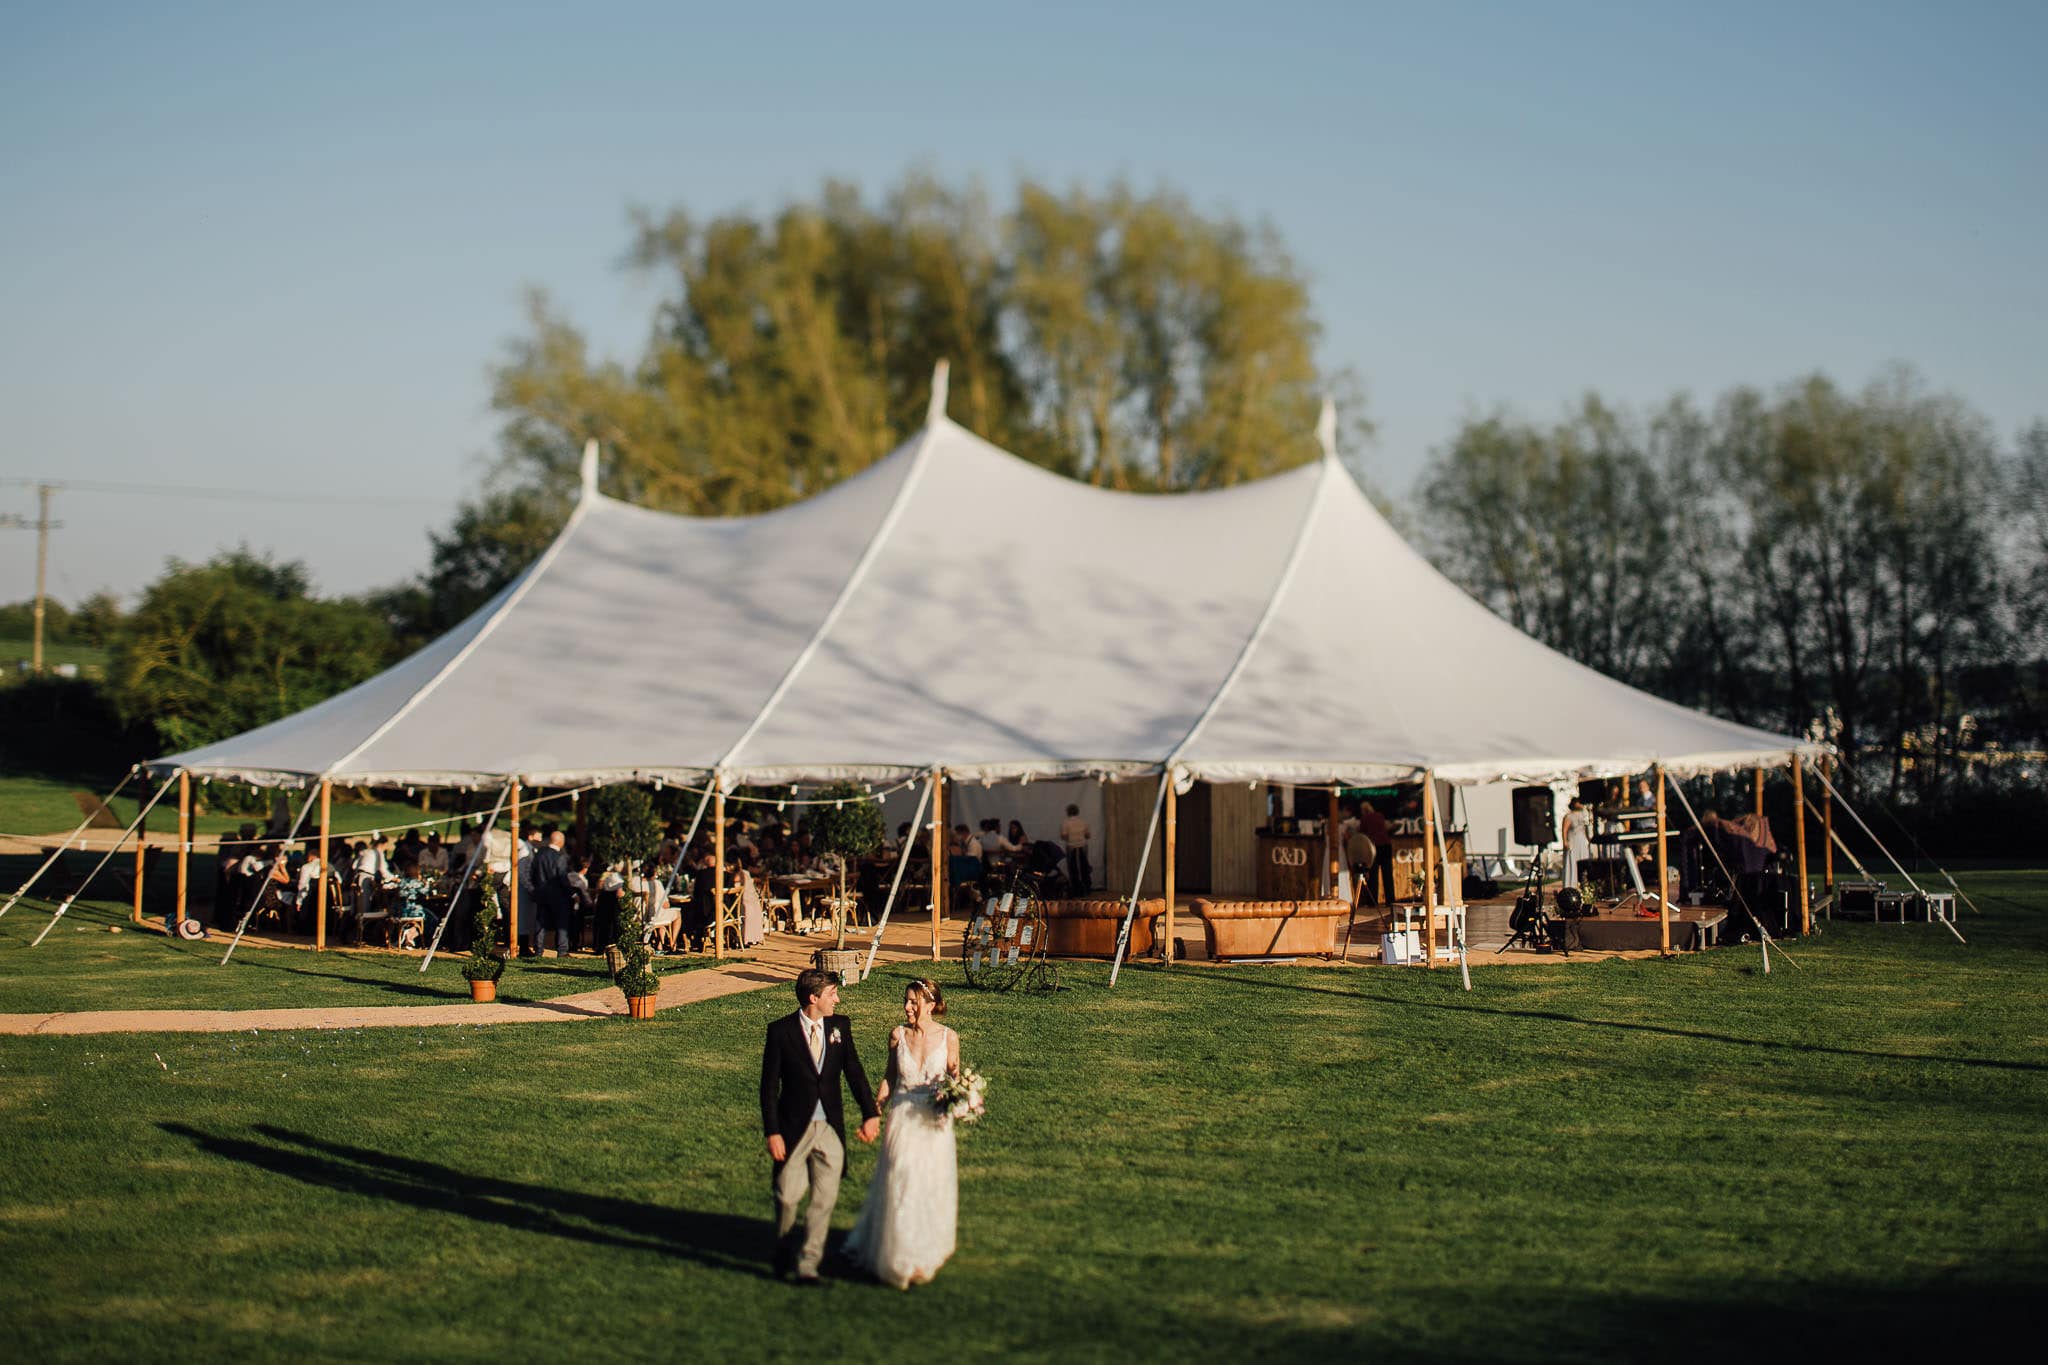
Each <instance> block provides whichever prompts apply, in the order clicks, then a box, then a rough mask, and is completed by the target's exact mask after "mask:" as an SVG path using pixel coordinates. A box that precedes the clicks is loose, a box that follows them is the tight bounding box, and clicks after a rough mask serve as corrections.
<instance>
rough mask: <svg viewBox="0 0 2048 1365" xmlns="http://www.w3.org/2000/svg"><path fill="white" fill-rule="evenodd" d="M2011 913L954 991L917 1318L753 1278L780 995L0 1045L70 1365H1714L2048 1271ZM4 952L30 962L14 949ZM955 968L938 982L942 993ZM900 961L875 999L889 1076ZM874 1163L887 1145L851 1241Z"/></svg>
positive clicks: (864, 1041) (2041, 1077)
mask: <svg viewBox="0 0 2048 1365" xmlns="http://www.w3.org/2000/svg"><path fill="white" fill-rule="evenodd" d="M1966 885H1968V886H1969V888H1970V890H1971V892H1972V894H1973V895H1975V896H1976V898H1977V900H1978V903H1979V904H1980V905H1982V906H1984V908H1985V910H1986V912H1987V913H1986V915H1985V916H1983V917H1978V918H1974V919H1966V920H1965V921H1964V925H1963V927H1964V930H1965V932H1966V933H1968V934H1969V935H1970V936H1971V938H1972V940H1973V943H1972V946H1970V947H1968V948H1965V947H1963V946H1961V945H1958V944H1956V943H1955V942H1954V940H1953V939H1951V938H1949V937H1948V935H1947V934H1946V933H1944V932H1943V931H1942V930H1941V928H1940V927H1939V926H1932V925H1917V926H1903V927H1902V926H1896V925H1884V926H1869V925H1854V926H1851V925H1840V926H1836V927H1835V928H1834V930H1833V931H1832V932H1830V933H1829V934H1828V935H1827V936H1826V937H1825V938H1823V939H1821V940H1818V941H1815V942H1809V943H1807V944H1804V945H1799V946H1795V947H1794V948H1793V950H1792V951H1793V955H1794V956H1795V957H1796V958H1797V960H1798V961H1799V963H1800V964H1801V968H1803V970H1793V969H1790V968H1788V967H1784V966H1781V967H1780V968H1778V969H1777V970H1776V971H1774V972H1772V973H1771V974H1770V975H1768V976H1766V975H1764V974H1762V973H1761V972H1760V971H1759V970H1758V969H1757V965H1758V964H1757V958H1756V954H1755V951H1754V949H1753V948H1750V949H1731V950H1726V951H1721V952H1717V953H1711V954H1704V955H1697V956H1693V957H1688V958H1685V959H1681V960H1678V961H1674V962H1657V961H1633V962H1621V961H1612V962H1605V963H1599V964H1590V963H1577V964H1558V965H1556V966H1543V967H1534V968H1519V969H1518V968H1503V967H1494V966H1491V965H1489V964H1481V965H1480V966H1479V967H1478V968H1477V970H1475V972H1474V983H1475V986H1476V987H1477V989H1475V990H1474V991H1473V992H1472V993H1470V994H1466V993H1464V992H1461V991H1460V990H1458V988H1457V982H1456V976H1455V974H1454V973H1449V972H1437V973H1423V972H1412V971H1409V972H1402V971H1389V970H1375V971H1349V972H1347V971H1341V970H1305V969H1288V968H1257V967H1244V968H1234V969H1227V970H1180V971H1175V972H1173V973H1170V974H1169V973H1164V972H1161V971H1159V970H1157V969H1154V968H1134V969H1129V970H1127V971H1126V973H1125V975H1124V977H1123V980H1122V982H1121V984H1120V985H1119V986H1118V987H1117V988H1116V990H1115V991H1114V992H1112V991H1110V990H1109V989H1108V988H1107V981H1106V972H1104V971H1102V970H1100V969H1096V968H1091V967H1080V968H1077V969H1073V970H1070V971H1069V972H1068V974H1067V975H1068V980H1069V981H1070V983H1071V989H1069V990H1066V991H1063V992H1061V994H1060V995H1059V996H1057V997H1056V998H1051V999H1047V998H1031V997H1024V996H998V997H989V996H983V995H980V994H977V993H975V992H973V991H970V990H968V989H966V988H965V987H964V985H961V984H960V983H959V982H958V980H957V975H952V974H949V975H947V976H946V981H947V984H948V986H949V988H950V993H951V1001H952V1003H953V1006H954V1008H953V1012H952V1015H951V1022H953V1023H954V1024H956V1025H957V1026H958V1027H959V1028H960V1030H961V1032H962V1035H963V1037H964V1039H965V1053H966V1055H967V1057H968V1059H969V1060H970V1061H971V1062H973V1063H975V1064H976V1065H978V1066H979V1067H980V1068H981V1069H982V1070H983V1071H985V1072H986V1073H987V1074H988V1075H989V1076H990V1077H991V1082H992V1085H991V1096H990V1098H991V1117H990V1118H989V1120H988V1121H987V1123H985V1124H984V1125H983V1126H982V1127H981V1128H980V1129H978V1130H976V1131H973V1132H971V1133H969V1134H968V1135H966V1137H965V1138H964V1139H963V1141H962V1145H961V1221H960V1252H959V1254H958V1255H957V1256H956V1257H955V1259H954V1261H953V1262H952V1264H951V1265H949V1266H948V1268H947V1269H946V1271H945V1273H944V1274H942V1275H941V1276H940V1278H939V1280H938V1281H937V1282H936V1283H935V1284H933V1285H931V1286H927V1287H924V1288H921V1289H919V1290H916V1291H914V1292H912V1293H909V1294H898V1293H896V1292H894V1291H890V1290H885V1289H879V1288H875V1287H872V1286H869V1285H866V1284H863V1283H860V1282H858V1281H855V1280H851V1279H846V1278H842V1279H839V1280H837V1281H835V1282H833V1283H831V1284H829V1285H828V1286H827V1287H826V1288H825V1289H823V1290H822V1291H800V1290H794V1289H791V1288H788V1287H785V1286H783V1285H781V1284H779V1283H777V1282H775V1281H773V1280H771V1279H769V1278H767V1277H766V1276H765V1275H764V1273H763V1271H762V1263H763V1258H764V1256H765V1251H766V1244H767V1240H768V1234H769V1229H768V1226H767V1223H766V1216H767V1201H766V1180H765V1176H766V1162H765V1159H764V1158H763V1157H762V1155H761V1153H760V1150H759V1136H758V1120H757V1118H756V1108H755V1095H754V1091H755V1081H756V1075H757V1072H756V1067H757V1065H758V1057H759V1046H760V1033H761V1029H762V1027H763V1026H764V1025H765V1024H766V1023H767V1022H768V1020H770V1019H771V1018H773V1017H774V1016H776V1015H778V1014H781V1013H783V1012H785V1011H786V1010H788V1009H789V1008H790V1006H791V1003H792V1001H791V999H790V997H789V994H788V993H787V992H785V991H780V990H777V991H772V992H760V993H755V994H749V995H743V996H735V997H728V998H725V999H722V1000H718V1001H712V1002H707V1003H705V1004H701V1005H695V1006H691V1007H690V1008H688V1009H687V1010H679V1011H673V1012H670V1013H667V1014H664V1015H663V1016H661V1017H660V1018H659V1019H658V1020H656V1021H655V1022H653V1023H650V1024H637V1025H636V1024H631V1023H628V1022H626V1021H623V1020H619V1021H601V1022H592V1023H584V1024H576V1025H567V1026H559V1027H548V1028H542V1027H496V1028H484V1029H460V1030H420V1031H411V1030H373V1031H357V1032H327V1033H298V1034H294V1033H282V1034H264V1035H248V1034H244V1035H223V1036H189V1035H178V1036H170V1035H158V1036H154V1037H150V1036H136V1037H127V1038H78V1039H66V1038H5V1039H0V1132H4V1134H5V1136H6V1142H7V1149H8V1152H9V1156H10V1160H9V1161H8V1162H6V1163H5V1164H4V1165H0V1255H4V1256H5V1257H6V1259H7V1263H8V1264H9V1265H11V1266H15V1267H19V1268H21V1269H19V1270H18V1271H17V1273H15V1274H12V1275H8V1276H5V1277H0V1321H5V1322H7V1323H8V1324H9V1325H10V1326H11V1328H12V1330H13V1333H14V1336H15V1337H16V1338H17V1339H18V1341H19V1342H20V1347H19V1349H22V1350H23V1351H25V1352H26V1353H27V1354H28V1355H30V1356H31V1357H32V1358H37V1359H78V1358H84V1357H88V1356H93V1357H105V1356H110V1355H111V1356H114V1357H117V1358H123V1359H140V1360H149V1359H168V1358H192V1357H195V1356H203V1357H206V1358H221V1359H269V1358H282V1357H289V1356H303V1355H311V1356H314V1357H318V1358H323V1359H333V1358H346V1359H362V1358H376V1359H390V1360H423V1359H457V1360H472V1359H473V1360H487V1359H497V1358H504V1357H507V1356H515V1357H517V1358H542V1357H545V1356H548V1355H560V1356H564V1357H571V1358H576V1359H590V1358H604V1359H627V1360H637V1359H649V1358H655V1357H660V1358H665V1359H666V1358H678V1357H680V1358H718V1359H723V1358H734V1357H737V1358H747V1359H771V1360H772V1359H796V1358H804V1359H810V1358H814V1357H815V1356H817V1355H818V1354H819V1353H820V1352H821V1351H822V1352H826V1353H829V1355H830V1356H832V1357H834V1358H843V1359H851V1360H867V1359H881V1358H884V1357H894V1358H901V1357H903V1356H904V1355H906V1354H914V1355H925V1354H930V1353H932V1352H933V1351H934V1350H936V1351H938V1352H939V1353H941V1354H943V1355H944V1356H946V1357H949V1358H950V1357H959V1356H964V1357H971V1358H982V1357H988V1356H997V1355H1001V1356H1006V1357H1016V1358H1024V1359H1047V1360H1049V1359H1059V1360H1071V1359H1083V1360H1110V1359H1123V1358H1131V1357H1141V1358H1148V1359H1157V1358H1195V1359H1230V1360H1235V1359H1243V1358H1247V1357H1252V1356H1260V1357H1287V1358H1303V1359H1317V1358H1322V1359H1347V1360H1350V1359H1358V1358H1361V1357H1365V1358H1394V1359H1414V1360H1423V1359H1472V1358H1479V1357H1484V1358H1496V1359H1508V1360H1551V1359H1576V1360H1592V1359H1613V1358H1617V1357H1620V1358H1652V1357H1654V1358H1660V1359H1674V1358H1675V1359H1688V1360H1689V1359H1698V1360H1716V1361H1725V1360H1726V1359H1729V1358H1731V1357H1737V1356H1741V1357H1754V1356H1755V1355H1757V1354H1758V1353H1759V1352H1771V1351H1774V1350H1791V1349H1800V1348H1806V1349H1811V1348H1812V1347H1813V1346H1816V1345H1818V1344H1819V1343H1820V1342H1822V1341H1825V1342H1826V1343H1827V1345H1828V1346H1829V1347H1831V1348H1833V1349H1834V1350H1835V1351H1838V1352H1839V1351H1857V1350H1880V1349H1881V1350H1882V1351H1883V1352H1884V1354H1885V1356H1886V1357H1887V1358H1891V1357H1896V1356H1898V1355H1900V1354H1903V1353H1904V1352H1906V1351H1910V1350H1914V1349H1922V1348H1926V1347H1931V1346H1934V1345H1936V1344H1939V1345H1940V1346H1941V1347H1942V1348H1944V1354H1951V1353H1953V1352H1954V1351H1955V1350H1956V1349H1957V1348H1958V1346H1962V1347H1964V1348H1965V1349H1967V1348H1968V1347H1969V1346H1971V1345H1974V1344H1982V1343H1985V1342H1988V1341H1991V1340H1995V1339H1996V1338H1997V1337H1998V1335H1999V1334H2001V1333H2009V1332H2011V1331H2013V1330H2015V1329H2017V1328H2019V1327H2020V1326H2022V1325H2023V1324H2024V1322H2025V1320H2026V1318H2027V1316H2028V1315H2029V1314H2031V1313H2032V1311H2033V1309H2032V1297H2031V1293H2030V1291H2029V1287H2030V1286H2034V1285H2038V1284H2039V1283H2040V1281H2041V1279H2042V1277H2043V1275H2044V1274H2048V1200H2044V1196H2043V1193H2042V1190H2043V1188H2044V1177H2048V1122H2044V1120H2048V1003H2044V1000H2043V996H2042V992H2041V991H2040V989H2039V983H2040V981H2041V979H2042V968H2043V966H2044V965H2048V961H2044V957H2048V876H2044V875H2042V874H2039V873H2032V874H2029V873H2018V872H2013V873H1986V874H1981V875H1976V876H1973V877H1971V878H1970V879H1968V881H1967V883H1966ZM8 956H9V958H10V959H11V957H12V953H11V952H10V953H9V955H8ZM953 971H954V969H952V968H950V967H949V968H948V972H949V973H952V972H953ZM904 974H905V973H904V972H903V971H902V970H898V971H896V972H891V973H884V974H883V975H881V976H880V977H878V978H877V980H876V981H875V982H873V983H870V984H863V985H860V986H857V987H854V988H852V989H850V990H849V991H848V992H847V1003H846V1008H847V1010H848V1012H849V1013H850V1014H851V1015H852V1016H853V1018H854V1020H855V1023H856V1037H857V1039H858V1040H859V1042H860V1043H861V1045H862V1048H863V1051H864V1053H865V1054H866V1055H867V1056H868V1057H869V1058H870V1059H872V1061H873V1062H874V1063H875V1064H877V1065H878V1064H879V1060H880V1050H881V1049H880V1042H881V1038H882V1035H883V1034H884V1032H885V1031H886V1028H887V1026H888V1024H889V1021H890V1019H891V1017H892V1016H893V1013H894V1009H895V1001H896V999H897V998H899V991H900V983H901V980H902V979H903V976H904ZM872 1167H873V1154H872V1152H870V1151H868V1150H867V1149H863V1148H859V1147H858V1146H856V1147H855V1150H854V1154H853V1156H852V1158H851V1162H850V1170H849V1173H848V1179H847V1183H846V1187H845V1190H844V1192H843V1194H842V1197H841V1202H840V1212H839V1216H838V1219H837V1224H838V1226H839V1227H840V1228H842V1229H843V1228H844V1227H846V1226H848V1225H849V1224H850V1223H851V1221H852V1218H853V1214H854V1210H855V1209H856V1208H857V1207H858V1205H859V1203H860V1199H861V1196H862V1193H863V1190H864V1188H865V1182H866V1180H867V1178H868V1174H869V1172H870V1171H871V1170H872Z"/></svg>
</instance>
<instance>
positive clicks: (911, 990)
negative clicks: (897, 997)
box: [903, 976, 946, 1019]
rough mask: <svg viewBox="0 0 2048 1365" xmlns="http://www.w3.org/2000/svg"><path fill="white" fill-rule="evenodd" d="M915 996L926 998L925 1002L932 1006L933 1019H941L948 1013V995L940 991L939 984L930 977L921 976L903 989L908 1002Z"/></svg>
mask: <svg viewBox="0 0 2048 1365" xmlns="http://www.w3.org/2000/svg"><path fill="white" fill-rule="evenodd" d="M913 995H921V996H923V997H924V998H925V1002H926V1003H927V1004H929V1005H930V1006H931V1014H932V1017H933V1018H935V1019H936V1018H940V1017H942V1016H944V1014H945V1013H946V993H945V992H944V991H942V990H940V989H939V983H938V982H936V981H934V980H932V979H931V978H930V977H928V976H921V977H919V978H917V980H915V981H913V982H911V983H910V984H909V985H908V986H905V987H904V988H903V998H904V999H905V1000H908V999H909V998H910V997H911V996H913Z"/></svg>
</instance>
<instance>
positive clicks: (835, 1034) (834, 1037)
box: [825, 1027, 839, 1043]
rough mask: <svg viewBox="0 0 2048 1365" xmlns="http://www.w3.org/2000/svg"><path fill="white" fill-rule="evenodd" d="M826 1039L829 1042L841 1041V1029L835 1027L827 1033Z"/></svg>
mask: <svg viewBox="0 0 2048 1365" xmlns="http://www.w3.org/2000/svg"><path fill="white" fill-rule="evenodd" d="M825 1041H826V1042H827V1043H836V1042H838V1041H839V1030H838V1028H837V1027H834V1028H833V1029H832V1031H831V1032H829V1033H827V1034H826V1035H825Z"/></svg>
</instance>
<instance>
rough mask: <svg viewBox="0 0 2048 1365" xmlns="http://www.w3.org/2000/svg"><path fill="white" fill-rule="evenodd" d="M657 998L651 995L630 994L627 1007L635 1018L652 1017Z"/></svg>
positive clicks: (627, 998)
mask: <svg viewBox="0 0 2048 1365" xmlns="http://www.w3.org/2000/svg"><path fill="white" fill-rule="evenodd" d="M655 998H656V997H654V996H651V995H629V996H627V997H626V1008H627V1009H628V1010H629V1011H631V1013H632V1016H633V1017H634V1018H635V1019H652V1018H653V1017H654V1001H655Z"/></svg>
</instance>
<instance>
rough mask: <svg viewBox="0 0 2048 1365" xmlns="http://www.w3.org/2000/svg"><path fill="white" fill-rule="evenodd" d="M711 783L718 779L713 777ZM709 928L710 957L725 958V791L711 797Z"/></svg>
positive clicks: (717, 790)
mask: <svg viewBox="0 0 2048 1365" xmlns="http://www.w3.org/2000/svg"><path fill="white" fill-rule="evenodd" d="M711 780H712V782H713V783H714V784H715V783H717V781H718V778H717V777H716V776H715V775H714V776H713V777H712V779H711ZM711 917H712V920H713V921H714V922H713V924H712V926H711V943H712V949H711V951H712V955H713V956H714V957H721V958H722V957H724V956H725V789H724V788H723V787H717V788H716V789H715V791H714V792H713V794H712V797H711Z"/></svg>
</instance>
